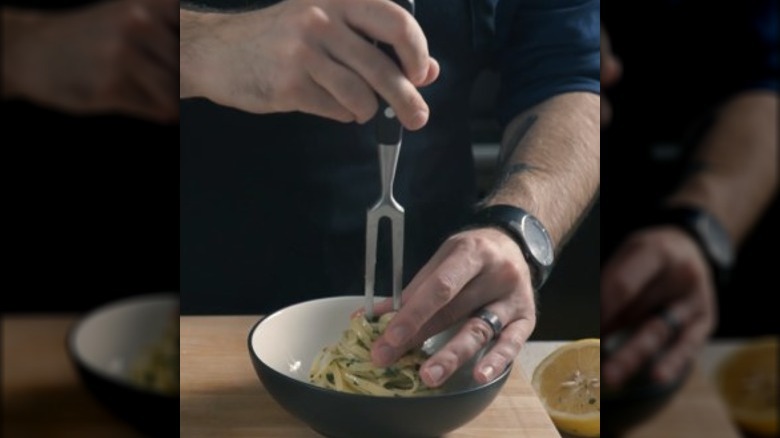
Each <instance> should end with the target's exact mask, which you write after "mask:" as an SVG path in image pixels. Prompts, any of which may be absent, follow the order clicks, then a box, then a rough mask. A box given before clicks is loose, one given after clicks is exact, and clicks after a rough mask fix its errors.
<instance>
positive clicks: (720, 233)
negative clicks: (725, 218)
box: [696, 215, 734, 266]
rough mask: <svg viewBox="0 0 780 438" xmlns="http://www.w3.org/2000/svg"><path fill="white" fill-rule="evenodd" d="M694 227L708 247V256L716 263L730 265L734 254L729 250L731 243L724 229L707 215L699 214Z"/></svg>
mask: <svg viewBox="0 0 780 438" xmlns="http://www.w3.org/2000/svg"><path fill="white" fill-rule="evenodd" d="M696 227H697V228H698V230H699V233H700V235H701V236H702V239H703V240H704V244H705V245H707V248H708V249H709V252H710V256H711V257H712V258H713V259H715V261H716V263H718V264H719V265H720V266H731V264H732V263H733V261H734V260H733V259H734V254H733V253H732V251H731V243H730V240H729V235H728V233H727V232H726V230H724V229H723V227H721V226H720V225H719V224H718V223H717V222H715V220H714V219H712V218H711V217H710V216H708V215H701V216H699V218H698V220H697V221H696Z"/></svg>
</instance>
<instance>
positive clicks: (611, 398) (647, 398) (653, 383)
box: [601, 344, 692, 438]
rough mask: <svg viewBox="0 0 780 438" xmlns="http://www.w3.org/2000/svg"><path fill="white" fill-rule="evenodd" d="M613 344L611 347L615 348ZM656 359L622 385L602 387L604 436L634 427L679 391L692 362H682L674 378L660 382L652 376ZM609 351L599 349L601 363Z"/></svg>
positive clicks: (613, 435)
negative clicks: (680, 368) (679, 370)
mask: <svg viewBox="0 0 780 438" xmlns="http://www.w3.org/2000/svg"><path fill="white" fill-rule="evenodd" d="M614 345H615V344H613V347H612V348H611V350H612V351H614V348H615V347H614ZM664 352H665V351H662V352H661V353H659V354H658V355H656V356H655V358H653V359H651V360H649V361H647V363H645V364H644V365H643V366H642V368H640V370H639V371H638V372H637V373H636V374H634V376H633V377H631V379H629V380H628V381H627V382H626V383H625V384H624V385H623V386H622V387H620V388H619V389H617V390H609V389H607V388H602V389H601V412H602V415H601V434H602V436H603V437H605V438H610V437H620V436H623V435H624V434H625V433H626V432H628V431H630V430H631V429H633V428H634V427H636V426H638V425H639V424H641V423H644V422H645V421H648V420H650V419H651V418H652V417H654V416H655V415H656V414H657V413H658V411H660V410H661V409H662V408H663V407H664V406H666V404H667V403H668V402H669V401H670V400H671V399H672V398H673V396H674V395H675V394H676V393H677V392H678V391H679V389H680V388H681V387H682V385H683V384H684V383H685V381H686V380H687V379H688V375H689V374H690V372H691V369H692V364H691V362H688V363H687V364H685V366H684V368H683V371H682V372H681V373H680V374H679V375H678V376H677V378H676V379H674V380H672V381H670V382H667V383H660V382H658V381H657V380H656V379H654V378H653V377H652V375H651V371H652V368H653V365H655V361H656V360H657V358H658V357H661V356H662V355H663V353H664ZM608 354H609V353H608V352H605V351H602V359H601V361H602V362H604V360H605V357H606V356H607V355H608Z"/></svg>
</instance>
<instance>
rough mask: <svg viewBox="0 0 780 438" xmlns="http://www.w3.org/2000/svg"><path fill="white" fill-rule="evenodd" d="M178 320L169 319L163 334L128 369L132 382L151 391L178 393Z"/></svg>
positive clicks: (169, 393)
mask: <svg viewBox="0 0 780 438" xmlns="http://www.w3.org/2000/svg"><path fill="white" fill-rule="evenodd" d="M177 316H178V315H177ZM178 322H179V321H178V317H177V318H176V319H175V320H174V319H171V322H170V324H169V325H168V327H167V328H166V331H165V334H164V335H163V336H162V337H161V338H160V339H158V340H157V341H156V342H155V343H154V344H152V345H150V346H149V347H148V348H147V350H145V351H144V353H143V354H141V356H140V357H139V358H138V359H137V360H136V361H135V363H134V364H133V367H132V368H131V369H130V378H131V379H132V380H133V382H135V383H136V384H138V385H140V386H142V387H144V388H146V389H150V390H152V391H156V392H160V393H163V394H168V395H179V324H178Z"/></svg>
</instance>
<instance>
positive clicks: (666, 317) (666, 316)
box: [659, 309, 682, 337]
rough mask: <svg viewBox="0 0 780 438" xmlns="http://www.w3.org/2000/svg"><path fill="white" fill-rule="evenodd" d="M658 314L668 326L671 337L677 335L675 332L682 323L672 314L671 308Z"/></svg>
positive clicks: (678, 330)
mask: <svg viewBox="0 0 780 438" xmlns="http://www.w3.org/2000/svg"><path fill="white" fill-rule="evenodd" d="M659 316H660V317H661V320H662V321H663V322H664V324H666V326H667V327H669V331H670V332H672V336H671V337H675V336H677V334H678V333H679V332H680V328H681V326H682V324H680V320H679V319H677V318H676V317H675V316H674V315H672V311H671V309H666V310H664V311H663V312H661V315H659Z"/></svg>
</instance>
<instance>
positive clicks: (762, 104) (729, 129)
mask: <svg viewBox="0 0 780 438" xmlns="http://www.w3.org/2000/svg"><path fill="white" fill-rule="evenodd" d="M777 105H778V96H777V94H775V93H771V92H758V91H756V92H746V93H743V94H741V95H738V96H736V97H735V98H733V99H731V100H730V101H728V102H727V103H726V104H725V105H724V106H723V107H722V108H721V109H720V111H719V112H718V114H717V117H716V120H715V123H714V125H713V127H712V128H711V129H710V131H709V132H708V133H707V135H706V137H705V138H704V139H703V141H702V143H701V145H700V147H699V149H698V151H697V152H696V155H695V158H694V160H695V164H696V167H697V169H696V170H697V171H696V172H695V173H693V174H692V175H691V176H690V177H689V178H688V179H686V180H685V181H684V183H683V184H682V185H681V187H680V189H679V190H678V191H676V192H675V193H674V194H672V195H671V196H670V197H669V198H668V200H667V202H668V204H670V205H694V206H698V207H702V208H705V209H707V210H708V211H710V212H712V213H713V214H714V215H715V216H716V217H717V218H718V219H719V220H720V221H721V222H722V223H723V225H724V226H725V228H726V230H727V231H728V232H729V234H730V236H731V238H732V239H733V241H734V242H735V244H736V245H739V244H740V243H741V242H742V240H743V239H744V238H745V236H746V234H747V233H748V231H749V230H750V228H751V227H752V226H753V225H754V223H755V222H756V221H757V220H758V218H759V217H760V215H761V214H762V212H763V211H764V209H765V208H766V206H767V205H768V203H769V202H770V200H771V199H772V196H773V195H774V193H775V192H776V191H777V187H778V179H777V163H778V151H777V147H778V146H777V145H778V129H777V117H778V114H777Z"/></svg>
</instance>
